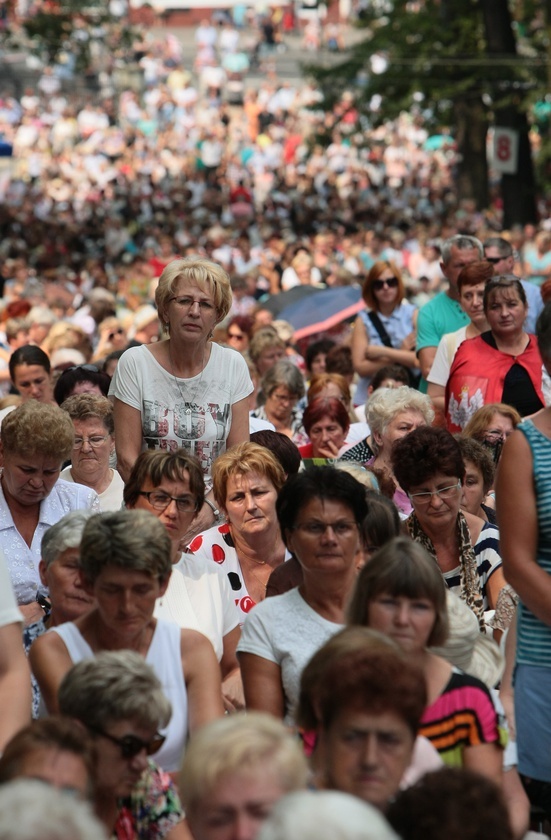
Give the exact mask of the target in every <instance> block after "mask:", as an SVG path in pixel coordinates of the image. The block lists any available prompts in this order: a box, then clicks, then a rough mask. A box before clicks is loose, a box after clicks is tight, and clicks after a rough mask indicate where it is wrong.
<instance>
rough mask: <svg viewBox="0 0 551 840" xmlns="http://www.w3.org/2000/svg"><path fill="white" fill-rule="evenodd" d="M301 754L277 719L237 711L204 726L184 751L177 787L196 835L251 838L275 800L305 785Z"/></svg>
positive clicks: (201, 838) (207, 839)
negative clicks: (178, 786) (178, 785)
mask: <svg viewBox="0 0 551 840" xmlns="http://www.w3.org/2000/svg"><path fill="white" fill-rule="evenodd" d="M307 780H308V767H307V764H306V759H305V757H304V754H303V752H302V750H301V748H300V745H299V744H298V743H297V741H296V739H295V738H293V736H292V735H291V734H290V733H289V732H288V731H287V729H286V727H285V726H283V724H282V723H280V722H279V721H277V720H274V719H273V718H272V717H269V716H268V715H261V714H258V713H255V712H253V713H248V714H244V713H240V714H236V715H230V716H227V717H224V718H223V719H222V720H217V721H215V722H214V723H212V724H210V725H209V726H205V727H204V729H202V730H201V732H199V733H198V734H197V735H196V736H195V737H194V738H192V739H191V742H190V745H189V749H188V750H187V751H186V755H185V758H184V763H183V765H182V772H181V774H180V790H181V791H182V801H183V804H184V807H185V809H186V815H187V818H188V820H189V824H190V828H191V830H192V832H193V837H194V838H195V840H222V838H228V840H229V838H234V840H238V838H241V839H242V840H253V839H254V838H255V837H256V836H257V834H258V831H259V829H260V826H261V825H262V823H263V821H264V820H265V819H266V817H267V816H268V815H269V813H270V811H271V810H272V808H273V806H274V804H275V803H276V802H277V801H278V800H279V799H280V798H281V797H282V796H284V795H285V794H286V793H289V792H290V791H293V790H299V789H301V788H304V787H305V786H306V784H307Z"/></svg>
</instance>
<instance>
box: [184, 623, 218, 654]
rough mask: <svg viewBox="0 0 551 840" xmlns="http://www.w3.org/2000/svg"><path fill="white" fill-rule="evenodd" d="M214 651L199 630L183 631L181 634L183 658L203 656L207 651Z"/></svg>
mask: <svg viewBox="0 0 551 840" xmlns="http://www.w3.org/2000/svg"><path fill="white" fill-rule="evenodd" d="M209 649H210V650H212V649H213V648H212V643H211V642H210V640H209V639H207V637H206V636H203V634H202V633H199V631H198V630H187V629H185V630H182V631H181V632H180V650H181V651H182V656H194V655H195V654H203V653H204V652H205V650H209Z"/></svg>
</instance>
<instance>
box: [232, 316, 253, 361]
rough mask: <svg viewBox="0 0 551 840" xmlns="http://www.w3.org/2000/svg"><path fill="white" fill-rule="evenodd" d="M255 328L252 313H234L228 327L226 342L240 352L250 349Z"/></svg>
mask: <svg viewBox="0 0 551 840" xmlns="http://www.w3.org/2000/svg"><path fill="white" fill-rule="evenodd" d="M252 330H253V319H252V318H251V317H250V315H234V316H233V318H231V319H230V320H229V321H228V325H227V327H226V344H228V346H229V347H233V349H234V350H237V351H238V352H239V353H245V352H246V350H248V349H249V342H250V340H251V336H252Z"/></svg>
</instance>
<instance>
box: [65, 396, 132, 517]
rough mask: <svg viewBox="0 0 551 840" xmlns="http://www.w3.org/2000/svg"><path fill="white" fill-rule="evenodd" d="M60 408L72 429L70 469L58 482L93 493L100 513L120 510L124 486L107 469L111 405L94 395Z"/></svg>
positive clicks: (112, 433) (112, 434)
mask: <svg viewBox="0 0 551 840" xmlns="http://www.w3.org/2000/svg"><path fill="white" fill-rule="evenodd" d="M61 408H62V410H63V411H66V412H67V414H68V415H69V417H70V418H71V420H72V422H73V426H74V429H75V440H74V443H73V451H72V452H71V466H70V467H65V469H64V470H63V472H62V473H61V478H63V479H65V481H72V482H75V481H76V482H77V483H78V484H84V485H85V486H86V487H91V488H92V490H95V491H96V493H97V494H98V496H99V500H100V506H101V510H102V511H106V510H120V508H121V505H122V491H123V489H124V484H123V481H122V478H121V477H120V475H119V473H118V472H117V470H113V469H111V467H110V466H109V459H110V456H111V455H112V453H113V451H114V449H115V424H114V422H113V406H112V405H111V402H110V401H109V400H108V399H107V397H100V396H97V394H78V395H75V396H74V397H69V398H68V399H66V400H65V401H64V402H63V403H62V405H61Z"/></svg>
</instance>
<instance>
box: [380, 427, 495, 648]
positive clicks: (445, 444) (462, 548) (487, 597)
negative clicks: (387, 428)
mask: <svg viewBox="0 0 551 840" xmlns="http://www.w3.org/2000/svg"><path fill="white" fill-rule="evenodd" d="M392 463H393V465H394V471H395V474H396V478H397V479H398V481H399V482H400V486H401V487H403V488H404V490H405V491H406V492H407V493H408V496H409V498H410V500H411V504H412V506H413V512H412V513H411V514H410V516H409V517H408V519H407V521H406V526H407V529H408V532H409V535H410V536H411V538H412V539H413V540H415V541H416V542H419V543H421V545H422V546H423V547H424V548H425V549H426V550H427V551H428V552H429V554H430V555H431V557H433V559H434V560H435V561H436V563H437V564H438V568H439V569H440V572H441V573H442V576H443V578H444V581H445V583H446V585H447V586H448V587H449V588H450V589H451V591H452V592H455V594H456V595H459V597H460V598H461V599H462V600H463V601H465V603H466V604H467V606H468V607H470V609H471V610H472V611H473V612H474V613H475V615H476V617H477V619H478V622H479V624H480V629H481V631H483V630H484V629H485V621H484V612H485V610H490V609H495V606H496V603H497V597H498V595H499V592H500V591H501V589H502V588H503V586H504V585H505V578H504V577H503V569H502V566H501V557H500V554H499V532H498V530H497V528H496V526H495V525H492V524H490V523H489V522H484V520H482V519H480V518H479V517H477V516H473V515H472V514H471V513H469V512H468V511H462V510H461V497H462V487H463V481H464V478H465V464H464V463H463V457H462V455H461V448H460V446H459V444H458V442H457V441H456V440H455V438H454V437H453V436H452V435H451V434H450V433H449V432H448V431H446V429H436V428H428V427H426V428H419V429H416V430H415V431H414V432H411V434H409V435H408V436H407V437H405V438H404V439H403V440H400V441H398V442H397V443H396V445H395V446H394V449H393V452H392Z"/></svg>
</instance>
